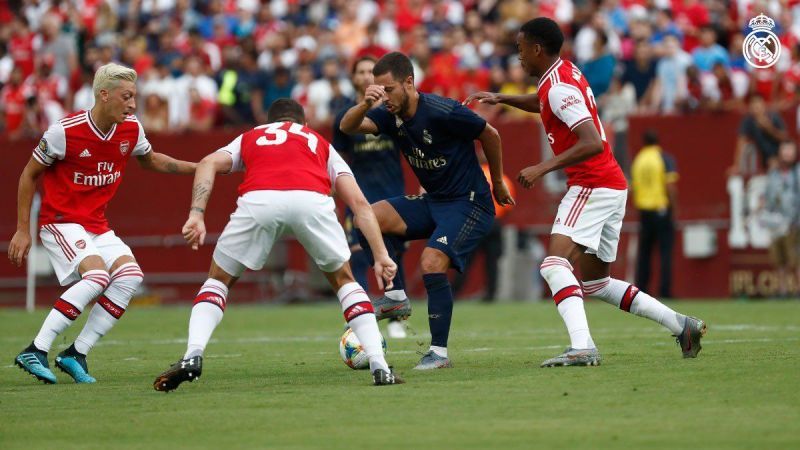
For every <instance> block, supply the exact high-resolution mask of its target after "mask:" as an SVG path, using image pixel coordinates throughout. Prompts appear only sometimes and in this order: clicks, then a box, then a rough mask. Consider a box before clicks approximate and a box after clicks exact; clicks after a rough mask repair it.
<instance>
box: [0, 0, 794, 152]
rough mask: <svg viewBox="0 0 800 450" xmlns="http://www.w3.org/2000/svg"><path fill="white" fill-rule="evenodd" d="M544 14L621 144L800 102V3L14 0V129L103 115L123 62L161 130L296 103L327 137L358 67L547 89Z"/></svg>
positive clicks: (1, 3) (10, 97)
mask: <svg viewBox="0 0 800 450" xmlns="http://www.w3.org/2000/svg"><path fill="white" fill-rule="evenodd" d="M762 12H763V13H764V14H766V15H768V16H770V17H772V18H773V19H775V21H776V22H777V25H776V28H775V29H774V30H773V31H775V32H776V34H778V36H779V37H780V39H781V42H782V44H783V52H782V54H781V58H780V61H779V62H778V63H777V64H776V65H775V66H773V67H772V68H770V69H767V70H758V71H753V70H751V68H750V67H749V66H748V65H747V64H746V63H745V61H744V58H743V56H742V41H743V37H744V36H745V35H746V34H747V33H748V32H749V28H748V21H749V20H750V18H752V17H754V16H756V15H758V14H759V13H762ZM536 16H548V17H551V18H553V19H555V20H556V21H558V22H559V23H560V24H561V25H562V26H563V29H564V32H565V35H566V36H567V37H568V40H567V42H566V44H565V46H564V50H563V55H564V56H565V57H567V58H570V59H572V60H573V61H575V62H577V63H578V65H579V66H580V67H581V68H582V70H583V72H584V74H585V75H586V77H587V79H588V80H589V82H590V83H591V85H592V88H593V90H594V93H595V95H596V96H597V98H598V103H599V104H600V105H601V113H602V115H603V117H604V121H605V122H607V125H606V126H607V127H611V128H612V129H613V130H614V131H616V132H624V131H625V128H626V117H627V116H629V115H630V114H634V113H636V114H671V113H687V112H692V111H697V110H712V111H716V110H731V109H740V108H744V107H745V102H746V101H747V99H748V98H749V97H750V96H751V94H759V96H760V97H763V99H765V100H766V101H767V102H768V104H769V105H771V106H774V107H777V108H785V107H788V106H790V105H792V104H793V102H795V99H796V95H797V90H798V86H799V85H800V46H799V45H798V37H800V1H798V0H740V1H734V0H602V1H597V0H594V1H593V0H533V1H528V0H467V1H461V2H458V1H451V0H433V1H423V0H382V1H371V0H349V1H345V0H328V1H311V0H274V1H263V0H0V30H2V31H0V86H1V87H2V96H1V97H2V98H1V99H0V100H1V101H0V108H2V119H0V121H1V125H0V127H2V132H3V133H6V134H8V135H10V136H11V137H12V138H20V137H38V136H39V135H40V134H41V133H42V131H43V130H44V129H45V128H46V127H47V125H48V124H49V123H51V122H53V121H54V120H57V119H58V118H60V117H62V116H63V115H65V114H66V113H69V112H71V111H73V110H77V109H82V108H89V107H91V105H92V103H93V101H94V99H93V96H92V92H91V83H92V74H93V71H94V70H95V69H96V68H97V67H98V66H100V65H102V64H105V63H107V62H110V61H118V62H121V63H123V64H126V65H128V66H131V67H133V68H135V69H136V70H137V72H138V73H139V75H140V82H139V97H140V98H139V102H138V112H137V115H138V116H139V118H140V120H142V121H143V122H144V124H145V127H146V129H147V130H148V132H150V133H153V132H183V131H187V130H205V129H209V128H212V127H215V126H244V125H249V124H253V123H259V122H264V121H265V111H266V109H267V107H268V106H269V104H270V103H271V102H272V101H273V100H274V99H276V98H279V97H285V96H291V97H293V98H295V99H297V100H299V101H300V102H301V103H303V104H304V105H305V106H306V108H307V110H308V116H309V118H310V124H311V125H312V126H314V127H325V126H329V125H330V123H331V121H332V118H333V115H334V114H335V112H336V110H337V108H338V107H339V105H341V104H342V103H344V101H345V100H344V99H345V98H347V97H352V96H353V86H352V84H351V83H350V80H349V68H350V64H351V63H352V61H353V60H354V59H355V58H357V57H359V56H362V55H374V56H376V57H380V56H381V55H383V54H385V53H387V52H389V51H393V50H400V51H403V52H405V53H407V54H408V55H410V56H411V57H412V58H413V61H414V63H415V66H416V72H417V77H416V81H417V83H418V85H419V86H418V87H419V89H420V90H422V91H426V92H435V93H439V94H442V95H446V96H449V97H453V98H458V99H463V98H464V97H466V96H467V95H468V94H469V93H471V92H473V91H476V90H491V91H500V92H506V93H522V92H535V89H536V85H535V83H533V82H532V80H530V79H529V77H527V76H526V75H525V73H524V72H523V71H522V69H521V67H520V66H519V63H518V61H517V58H516V55H515V54H516V48H515V42H514V41H515V38H516V34H517V30H518V29H519V26H520V25H521V24H522V23H524V22H525V21H526V20H528V19H530V18H532V17H536ZM481 113H482V114H484V115H486V116H489V118H490V119H491V118H496V117H497V116H498V115H505V116H507V117H508V118H509V119H516V118H525V116H524V115H520V113H519V112H513V111H510V110H505V109H502V108H496V109H490V110H485V111H481Z"/></svg>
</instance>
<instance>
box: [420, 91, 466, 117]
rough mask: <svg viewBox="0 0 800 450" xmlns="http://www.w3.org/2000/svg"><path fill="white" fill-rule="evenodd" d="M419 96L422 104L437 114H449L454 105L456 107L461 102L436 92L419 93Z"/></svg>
mask: <svg viewBox="0 0 800 450" xmlns="http://www.w3.org/2000/svg"><path fill="white" fill-rule="evenodd" d="M419 96H420V98H421V99H422V101H423V103H424V105H425V106H426V107H427V109H428V110H429V111H430V112H433V113H438V114H444V115H447V114H450V113H451V112H452V111H453V110H454V109H456V107H458V106H459V105H460V104H461V103H459V102H458V101H456V100H453V99H452V98H448V97H442V96H441V95H436V94H429V93H422V92H421V93H420V94H419Z"/></svg>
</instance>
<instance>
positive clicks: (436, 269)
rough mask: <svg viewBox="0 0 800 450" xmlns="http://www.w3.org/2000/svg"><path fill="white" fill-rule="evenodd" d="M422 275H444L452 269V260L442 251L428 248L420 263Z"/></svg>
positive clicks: (423, 252) (423, 253)
mask: <svg viewBox="0 0 800 450" xmlns="http://www.w3.org/2000/svg"><path fill="white" fill-rule="evenodd" d="M419 265H420V268H421V269H422V273H443V272H446V271H447V268H448V267H450V258H449V257H448V256H447V255H446V254H445V253H444V252H442V251H441V250H436V249H434V248H430V247H428V248H426V249H425V250H423V251H422V257H420V261H419Z"/></svg>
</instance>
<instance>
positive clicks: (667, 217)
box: [631, 130, 678, 298]
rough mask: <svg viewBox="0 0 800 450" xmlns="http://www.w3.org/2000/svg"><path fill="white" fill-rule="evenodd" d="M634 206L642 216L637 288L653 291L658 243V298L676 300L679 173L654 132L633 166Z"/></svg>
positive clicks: (649, 135) (647, 132)
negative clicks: (674, 251)
mask: <svg viewBox="0 0 800 450" xmlns="http://www.w3.org/2000/svg"><path fill="white" fill-rule="evenodd" d="M631 177H632V180H631V190H632V191H633V203H634V206H635V207H636V209H638V210H639V215H640V222H639V223H640V229H639V254H638V258H637V261H636V285H637V286H639V288H641V289H644V290H649V287H648V286H649V283H650V273H651V269H650V268H651V257H652V251H653V247H654V246H655V245H656V244H658V252H659V257H660V261H661V264H660V274H661V276H660V283H659V288H658V296H659V297H660V298H671V297H672V290H671V287H672V247H673V243H674V233H675V219H676V217H677V206H678V202H677V201H678V190H677V184H676V183H677V181H678V170H677V167H676V165H675V160H674V159H673V157H672V156H671V155H669V154H667V153H665V152H664V151H663V150H662V149H661V147H660V146H659V145H658V135H657V134H656V132H655V131H653V130H647V131H646V132H645V133H644V147H642V149H641V150H640V151H639V153H638V154H637V155H636V158H634V160H633V164H632V165H631Z"/></svg>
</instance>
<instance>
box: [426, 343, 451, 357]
mask: <svg viewBox="0 0 800 450" xmlns="http://www.w3.org/2000/svg"><path fill="white" fill-rule="evenodd" d="M430 350H431V351H432V352H433V353H436V354H437V355H439V356H441V357H442V358H447V347H439V346H436V345H431V347H430Z"/></svg>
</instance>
